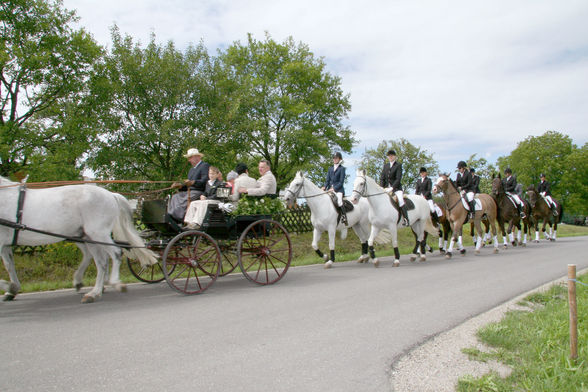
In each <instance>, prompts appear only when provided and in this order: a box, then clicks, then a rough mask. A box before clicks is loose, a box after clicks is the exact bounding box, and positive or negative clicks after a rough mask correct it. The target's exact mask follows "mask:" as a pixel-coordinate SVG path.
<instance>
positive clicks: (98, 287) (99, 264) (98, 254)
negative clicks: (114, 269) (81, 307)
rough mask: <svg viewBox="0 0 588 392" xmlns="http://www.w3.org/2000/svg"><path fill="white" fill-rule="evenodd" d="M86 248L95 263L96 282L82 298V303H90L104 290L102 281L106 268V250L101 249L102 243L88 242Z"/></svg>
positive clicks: (104, 277)
mask: <svg viewBox="0 0 588 392" xmlns="http://www.w3.org/2000/svg"><path fill="white" fill-rule="evenodd" d="M87 247H88V250H89V251H90V252H91V254H92V257H93V259H94V264H96V283H95V284H94V288H92V290H90V292H88V293H87V294H86V295H84V297H83V298H82V303H91V302H94V301H95V300H96V299H98V298H100V296H101V295H102V291H103V290H104V281H105V279H106V270H107V267H108V252H106V251H105V250H104V249H103V245H94V244H88V245H87Z"/></svg>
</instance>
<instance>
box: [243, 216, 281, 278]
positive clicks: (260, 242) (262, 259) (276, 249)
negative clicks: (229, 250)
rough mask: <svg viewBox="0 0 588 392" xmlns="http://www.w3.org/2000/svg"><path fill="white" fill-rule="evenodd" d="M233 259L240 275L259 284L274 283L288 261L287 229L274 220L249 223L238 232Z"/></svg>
mask: <svg viewBox="0 0 588 392" xmlns="http://www.w3.org/2000/svg"><path fill="white" fill-rule="evenodd" d="M237 258H238V260H239V267H240V268H241V271H242V272H243V275H245V277H246V278H247V279H249V280H250V281H252V282H254V283H257V284H259V285H268V284H273V283H276V282H277V281H278V280H280V279H282V277H284V275H285V274H286V271H288V267H289V266H290V262H291V261H292V242H291V241H290V236H289V235H288V231H286V229H285V228H284V226H282V225H281V224H279V223H278V222H276V221H273V220H269V219H262V220H258V221H256V222H253V223H252V224H250V225H249V226H247V228H246V229H245V230H244V231H243V233H241V236H240V237H239V242H238V243H237Z"/></svg>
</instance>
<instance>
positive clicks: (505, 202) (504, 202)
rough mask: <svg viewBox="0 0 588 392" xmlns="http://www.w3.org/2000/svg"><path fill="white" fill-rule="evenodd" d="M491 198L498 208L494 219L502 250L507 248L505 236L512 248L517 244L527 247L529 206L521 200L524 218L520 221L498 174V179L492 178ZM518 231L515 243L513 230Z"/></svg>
mask: <svg viewBox="0 0 588 392" xmlns="http://www.w3.org/2000/svg"><path fill="white" fill-rule="evenodd" d="M492 197H493V198H494V200H495V201H496V205H497V206H498V215H497V217H496V219H497V221H498V227H499V228H500V231H501V233H502V239H503V241H504V248H505V249H506V247H507V242H506V234H508V236H509V240H510V243H511V244H512V246H517V243H518V244H519V245H522V246H527V233H529V231H530V229H529V223H530V222H529V216H530V215H531V212H530V207H529V204H528V203H526V201H524V200H523V212H524V214H525V218H524V219H521V217H520V215H519V210H518V209H517V207H516V206H515V204H514V203H515V202H514V201H513V200H511V199H510V198H509V197H508V195H507V194H506V192H505V191H504V184H503V183H502V177H501V176H500V174H499V175H498V177H496V176H492ZM521 221H522V222H523V233H524V234H525V236H524V240H523V241H522V242H521ZM507 222H508V228H507V229H506V232H505V230H504V224H505V223H507ZM515 227H516V228H517V229H518V233H517V240H518V242H517V241H515V239H514V233H513V228H515Z"/></svg>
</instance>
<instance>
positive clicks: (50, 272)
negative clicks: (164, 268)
mask: <svg viewBox="0 0 588 392" xmlns="http://www.w3.org/2000/svg"><path fill="white" fill-rule="evenodd" d="M465 233H466V235H464V245H466V246H471V245H472V241H471V237H470V235H469V229H467V228H466V229H465ZM579 235H588V227H582V226H572V225H561V226H559V227H558V236H561V237H565V236H579ZM290 236H291V240H292V248H293V261H292V265H309V264H317V263H322V260H321V259H320V258H319V257H318V256H317V255H316V253H315V252H314V250H313V249H312V247H311V243H312V233H302V234H295V233H291V234H290ZM398 243H399V248H400V254H401V255H407V254H409V253H411V252H412V248H413V247H414V237H413V235H412V232H411V231H410V229H407V228H404V229H400V230H399V233H398ZM428 243H429V245H431V246H432V247H433V248H434V249H437V237H429V241H428ZM319 246H320V248H321V250H322V251H323V252H324V253H328V251H329V247H328V235H327V233H323V236H322V238H321V241H320V243H319ZM360 253H361V246H360V244H359V240H358V239H357V237H356V235H355V233H354V232H353V230H349V231H348V236H347V239H346V240H345V241H342V240H341V239H340V238H339V234H337V240H336V259H337V260H338V261H347V260H356V259H357V258H359V256H360ZM393 254H394V250H393V248H392V246H391V244H385V245H376V255H377V256H378V257H380V256H390V255H393ZM81 258H82V254H81V252H80V250H79V249H78V248H77V246H76V245H75V244H73V243H58V244H54V245H51V246H49V248H48V250H47V251H46V252H42V253H38V254H34V255H23V256H19V255H17V256H15V261H16V268H17V274H18V276H19V280H20V282H21V284H22V289H21V292H31V291H40V290H55V289H61V288H71V287H72V279H73V273H74V271H75V270H76V268H77V267H78V265H79V263H80V261H81ZM95 276H96V269H95V267H94V265H93V263H92V265H91V266H90V267H89V268H88V271H87V272H86V274H85V278H84V285H90V286H91V285H93V284H94V279H95ZM0 279H5V280H7V279H8V274H7V273H6V271H5V270H4V269H3V268H0ZM121 280H122V281H123V282H127V283H129V282H136V281H137V280H136V278H135V277H134V276H133V275H132V274H131V272H130V271H129V269H128V267H127V265H126V262H123V264H122V266H121Z"/></svg>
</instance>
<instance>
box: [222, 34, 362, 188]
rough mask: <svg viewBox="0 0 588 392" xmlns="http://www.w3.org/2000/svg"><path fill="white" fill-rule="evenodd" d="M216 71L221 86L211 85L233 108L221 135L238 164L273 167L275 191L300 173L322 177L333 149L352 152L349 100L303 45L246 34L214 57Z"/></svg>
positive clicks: (323, 65)
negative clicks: (234, 150)
mask: <svg viewBox="0 0 588 392" xmlns="http://www.w3.org/2000/svg"><path fill="white" fill-rule="evenodd" d="M217 71H218V72H219V74H220V75H224V77H226V80H221V79H220V78H219V80H218V83H217V85H216V86H215V87H216V88H217V89H219V90H220V91H223V92H224V94H223V95H224V96H226V97H230V102H231V103H230V107H231V111H230V113H229V120H230V122H229V121H227V122H225V123H224V124H223V125H224V126H225V127H226V128H225V130H224V136H225V137H226V138H228V139H230V140H231V142H232V144H231V146H232V147H235V146H236V147H237V148H238V155H239V157H241V158H242V159H245V160H247V159H253V160H259V159H260V158H265V159H267V160H268V161H270V163H271V165H272V172H273V173H274V174H275V175H276V177H277V179H278V186H280V185H282V186H283V185H284V184H285V183H286V182H287V181H289V180H290V179H291V178H292V177H293V176H294V174H295V172H296V171H297V170H310V171H313V169H314V171H315V172H322V175H323V176H324V172H325V168H326V166H328V165H329V164H330V158H331V156H332V153H333V151H334V150H341V151H344V152H350V151H351V149H352V147H353V144H354V143H355V139H354V137H353V132H352V131H351V129H350V128H349V127H348V126H346V125H344V124H343V120H344V119H345V118H346V117H347V113H348V112H349V110H350V108H351V105H350V102H349V96H348V95H345V94H344V93H343V91H342V90H341V80H340V78H339V77H336V76H333V75H331V74H330V73H328V72H327V71H326V70H325V63H324V61H323V60H322V59H321V58H316V57H315V56H314V55H313V53H312V52H311V51H310V50H309V48H308V47H307V46H306V45H304V44H302V43H300V44H295V43H294V40H293V39H292V38H288V39H286V40H285V41H284V42H283V43H281V44H280V43H277V42H275V41H274V40H273V39H271V37H270V36H269V35H266V39H265V41H257V40H255V39H254V38H253V37H252V36H251V35H248V39H247V43H246V44H241V43H240V42H235V43H234V44H233V45H231V46H230V47H229V48H227V49H226V51H224V52H221V53H219V57H218V63H217ZM221 82H222V83H221ZM317 168H318V170H317Z"/></svg>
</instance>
